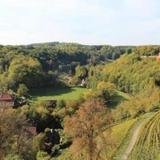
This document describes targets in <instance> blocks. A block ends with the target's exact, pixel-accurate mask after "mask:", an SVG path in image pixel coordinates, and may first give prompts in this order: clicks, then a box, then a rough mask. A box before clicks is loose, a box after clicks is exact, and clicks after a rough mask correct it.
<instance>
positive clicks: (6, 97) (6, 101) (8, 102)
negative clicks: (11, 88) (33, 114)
mask: <svg viewBox="0 0 160 160" xmlns="http://www.w3.org/2000/svg"><path fill="white" fill-rule="evenodd" d="M13 106H14V97H13V96H12V95H10V94H8V93H1V94H0V107H13Z"/></svg>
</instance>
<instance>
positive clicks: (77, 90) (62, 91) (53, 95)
mask: <svg viewBox="0 0 160 160" xmlns="http://www.w3.org/2000/svg"><path fill="white" fill-rule="evenodd" d="M85 91H87V89H86V88H82V87H73V88H59V89H55V88H44V89H36V90H32V92H31V95H32V99H33V101H43V100H52V99H55V100H62V99H63V100H77V99H79V98H80V96H81V95H82V94H83V93H84V92H85Z"/></svg>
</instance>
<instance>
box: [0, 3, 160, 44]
mask: <svg viewBox="0 0 160 160" xmlns="http://www.w3.org/2000/svg"><path fill="white" fill-rule="evenodd" d="M53 41H60V42H78V43H84V44H111V45H142V44H160V0H0V44H29V43H35V42H53Z"/></svg>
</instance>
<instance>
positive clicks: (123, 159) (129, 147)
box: [121, 121, 144, 160]
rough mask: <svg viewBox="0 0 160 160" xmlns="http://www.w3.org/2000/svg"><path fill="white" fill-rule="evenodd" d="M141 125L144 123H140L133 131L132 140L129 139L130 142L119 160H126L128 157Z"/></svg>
mask: <svg viewBox="0 0 160 160" xmlns="http://www.w3.org/2000/svg"><path fill="white" fill-rule="evenodd" d="M143 124H144V121H143V122H142V123H140V124H139V125H138V127H137V128H136V129H135V130H134V133H133V135H132V138H131V140H130V142H129V144H128V147H127V148H126V150H125V151H124V154H123V155H122V157H121V160H127V159H128V156H129V155H130V153H131V151H132V149H133V147H134V145H135V144H136V141H137V139H138V135H139V133H140V130H141V127H142V126H143Z"/></svg>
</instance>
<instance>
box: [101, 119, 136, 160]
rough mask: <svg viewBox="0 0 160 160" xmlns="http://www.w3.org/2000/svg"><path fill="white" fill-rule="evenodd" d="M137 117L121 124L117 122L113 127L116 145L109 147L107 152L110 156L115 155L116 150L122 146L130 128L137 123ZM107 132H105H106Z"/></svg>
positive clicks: (112, 135)
mask: <svg viewBox="0 0 160 160" xmlns="http://www.w3.org/2000/svg"><path fill="white" fill-rule="evenodd" d="M136 121H137V119H130V120H126V121H124V122H122V123H120V124H117V125H115V126H113V127H112V128H111V138H112V141H113V143H114V147H112V148H111V149H108V148H107V151H106V152H107V154H108V156H109V157H114V154H115V152H116V150H117V149H118V148H119V147H120V146H121V144H122V142H123V140H124V139H125V137H126V136H127V134H128V132H129V130H130V128H131V127H132V126H133V125H134V124H135V122H136ZM104 133H105V132H104Z"/></svg>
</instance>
